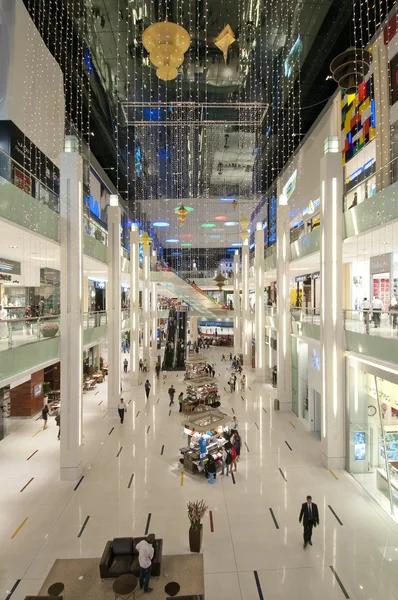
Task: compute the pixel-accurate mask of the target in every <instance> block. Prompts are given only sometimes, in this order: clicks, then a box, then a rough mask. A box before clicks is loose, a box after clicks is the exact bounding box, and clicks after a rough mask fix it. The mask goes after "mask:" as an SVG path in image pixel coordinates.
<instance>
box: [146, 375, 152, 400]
mask: <svg viewBox="0 0 398 600" xmlns="http://www.w3.org/2000/svg"><path fill="white" fill-rule="evenodd" d="M150 391H151V384H150V383H149V379H147V380H146V382H145V394H146V399H147V400H148V398H149V392H150Z"/></svg>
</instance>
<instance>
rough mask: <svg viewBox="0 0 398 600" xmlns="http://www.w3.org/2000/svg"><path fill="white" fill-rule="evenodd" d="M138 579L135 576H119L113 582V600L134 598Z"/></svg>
mask: <svg viewBox="0 0 398 600" xmlns="http://www.w3.org/2000/svg"><path fill="white" fill-rule="evenodd" d="M137 585H138V579H137V577H136V576H135V575H120V577H118V578H117V579H115V581H114V582H113V585H112V589H113V592H114V594H115V600H116V599H117V598H122V600H128V598H131V596H132V597H133V598H135V590H136V589H137Z"/></svg>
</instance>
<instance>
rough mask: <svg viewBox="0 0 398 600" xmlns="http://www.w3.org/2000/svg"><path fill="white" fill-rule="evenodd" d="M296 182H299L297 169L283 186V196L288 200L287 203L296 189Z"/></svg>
mask: <svg viewBox="0 0 398 600" xmlns="http://www.w3.org/2000/svg"><path fill="white" fill-rule="evenodd" d="M296 180H297V169H296V170H295V171H293V173H292V174H291V175H290V177H289V179H288V180H287V182H286V183H285V185H284V186H283V195H284V196H285V198H286V202H287V201H288V200H289V198H290V196H291V195H292V194H293V192H294V190H295V189H296Z"/></svg>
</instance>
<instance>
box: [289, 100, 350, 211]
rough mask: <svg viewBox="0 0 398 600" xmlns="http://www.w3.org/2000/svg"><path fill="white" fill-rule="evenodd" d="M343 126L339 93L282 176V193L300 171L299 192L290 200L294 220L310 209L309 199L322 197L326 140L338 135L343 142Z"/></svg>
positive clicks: (297, 183)
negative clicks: (321, 163)
mask: <svg viewBox="0 0 398 600" xmlns="http://www.w3.org/2000/svg"><path fill="white" fill-rule="evenodd" d="M340 127H341V105H340V94H338V95H337V96H336V98H335V99H334V101H333V103H332V104H331V105H330V106H329V108H328V109H327V110H326V111H325V113H324V114H323V116H322V118H321V120H320V121H319V123H318V124H317V125H316V126H315V127H314V129H313V131H311V133H310V134H309V136H308V138H307V139H306V140H305V142H304V144H303V146H302V148H301V150H300V151H299V152H298V153H297V154H296V156H295V157H294V159H293V160H292V162H291V164H290V165H289V167H288V168H287V169H286V170H285V172H284V173H283V174H282V176H281V179H280V182H281V186H280V188H281V190H282V188H283V186H284V185H285V183H286V182H287V181H288V179H289V177H290V176H291V175H292V173H293V172H294V170H295V169H297V180H296V189H295V190H294V192H293V194H292V196H291V197H290V198H289V201H288V205H289V206H290V218H291V220H292V221H297V222H298V221H301V218H302V216H301V211H302V210H303V209H304V208H306V207H307V206H308V203H309V202H310V200H312V201H314V200H317V199H318V198H320V197H321V181H320V159H321V157H322V156H323V153H324V150H323V145H324V141H325V139H326V138H327V137H328V136H337V137H338V138H339V140H340V135H341V133H340Z"/></svg>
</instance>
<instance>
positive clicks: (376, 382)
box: [348, 366, 398, 515]
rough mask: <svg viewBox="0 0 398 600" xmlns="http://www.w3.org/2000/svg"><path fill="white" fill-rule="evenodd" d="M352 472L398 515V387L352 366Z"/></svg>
mask: <svg viewBox="0 0 398 600" xmlns="http://www.w3.org/2000/svg"><path fill="white" fill-rule="evenodd" d="M348 369H349V370H348V386H349V416H350V430H349V458H348V460H349V471H350V473H351V474H352V475H353V476H354V477H355V478H356V479H357V480H358V481H359V483H360V484H361V485H362V486H363V487H364V488H365V489H366V490H367V491H368V493H369V494H370V495H371V496H372V497H373V498H374V499H375V500H376V501H377V502H378V503H379V504H380V505H381V506H382V507H383V508H384V509H385V510H386V511H387V512H388V513H389V514H392V515H394V513H395V512H396V513H397V515H398V510H397V507H398V386H397V385H396V384H395V383H393V382H391V381H388V380H387V379H383V378H381V377H377V376H375V375H373V374H371V373H367V372H363V371H362V370H360V369H357V368H354V367H352V366H349V368H348Z"/></svg>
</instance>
